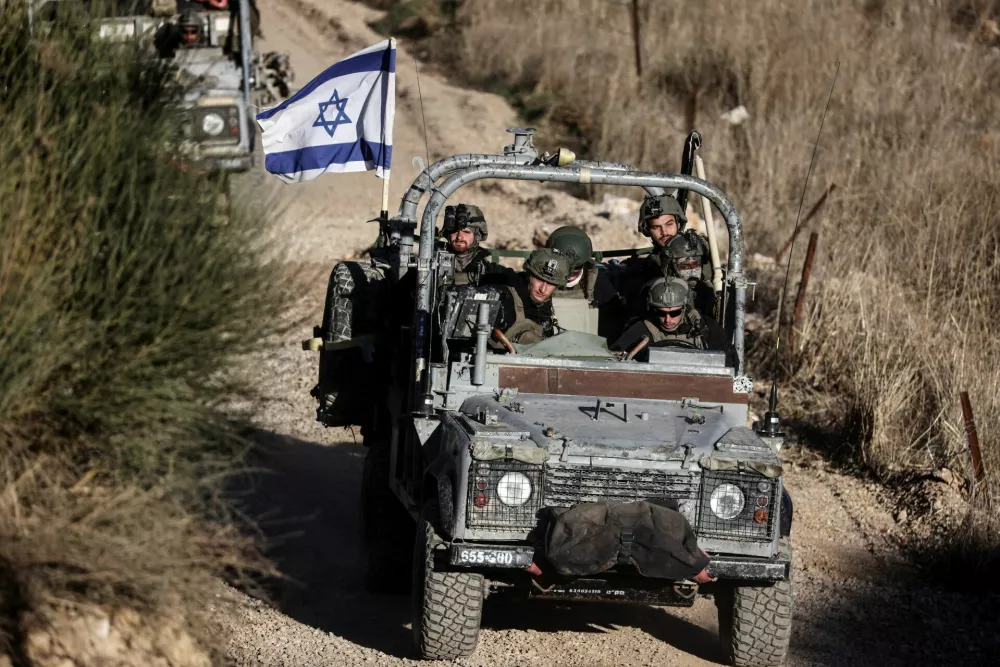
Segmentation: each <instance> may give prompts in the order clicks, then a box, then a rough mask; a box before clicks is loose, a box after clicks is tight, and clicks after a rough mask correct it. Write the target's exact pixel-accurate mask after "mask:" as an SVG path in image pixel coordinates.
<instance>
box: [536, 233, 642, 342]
mask: <svg viewBox="0 0 1000 667" xmlns="http://www.w3.org/2000/svg"><path fill="white" fill-rule="evenodd" d="M545 247H546V248H554V249H555V250H558V251H559V252H561V253H562V254H564V255H566V257H567V258H568V259H569V262H570V270H571V273H570V275H569V280H568V281H567V283H566V287H561V288H559V289H558V290H556V293H555V294H554V295H553V297H552V299H553V307H554V308H555V311H556V316H557V317H558V318H560V323H561V325H562V326H563V328H566V329H573V330H577V331H586V332H588V333H593V334H598V335H600V336H604V337H605V338H607V339H609V340H614V339H615V338H617V337H618V335H619V334H620V333H621V330H622V326H623V325H624V324H625V317H626V313H625V303H624V301H622V298H621V297H620V296H619V295H618V290H616V289H615V287H614V285H612V284H611V281H610V280H609V279H608V277H607V275H606V274H605V272H604V271H601V270H599V269H598V266H597V262H595V261H594V260H593V259H592V257H591V256H592V255H593V253H594V244H593V242H592V241H591V240H590V236H588V235H587V232H585V231H583V230H582V229H580V228H579V227H574V226H572V225H564V226H562V227H560V228H558V229H556V230H555V231H554V232H552V233H551V234H549V238H548V240H547V241H546V242H545ZM571 299H576V300H579V301H571ZM589 309H594V310H593V311H592V312H593V317H592V318H591V317H588V314H589V312H590V311H589ZM579 310H583V311H584V312H583V313H578V312H576V311H579Z"/></svg>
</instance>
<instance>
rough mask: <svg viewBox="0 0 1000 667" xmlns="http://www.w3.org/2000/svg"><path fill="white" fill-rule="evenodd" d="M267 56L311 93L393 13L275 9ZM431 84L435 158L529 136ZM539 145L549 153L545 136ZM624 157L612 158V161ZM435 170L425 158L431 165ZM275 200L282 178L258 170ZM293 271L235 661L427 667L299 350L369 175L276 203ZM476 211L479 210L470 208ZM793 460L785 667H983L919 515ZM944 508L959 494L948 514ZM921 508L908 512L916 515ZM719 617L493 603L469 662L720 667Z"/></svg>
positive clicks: (526, 209) (508, 200)
mask: <svg viewBox="0 0 1000 667" xmlns="http://www.w3.org/2000/svg"><path fill="white" fill-rule="evenodd" d="M258 4H259V5H260V9H261V11H262V13H263V19H264V20H263V23H262V25H263V27H264V32H265V41H266V43H265V44H264V48H266V49H275V50H282V51H288V52H289V53H290V54H291V56H292V61H293V64H294V66H295V69H296V72H297V75H298V77H299V79H298V82H297V83H298V85H302V84H304V83H305V82H306V81H308V80H309V79H310V78H311V77H312V76H314V75H315V74H316V73H318V72H319V71H320V70H321V69H322V68H324V67H326V66H328V65H329V64H330V63H332V62H333V61H335V60H338V59H340V58H342V57H344V56H346V55H348V54H350V53H352V52H354V51H356V50H358V49H359V48H362V47H363V46H366V45H369V44H372V43H374V42H376V41H378V39H380V38H379V37H378V36H377V35H375V34H374V33H373V32H372V31H371V30H370V29H369V27H368V26H367V22H369V21H371V20H373V19H375V18H377V17H378V16H379V14H378V13H377V12H374V11H372V10H369V9H367V8H365V7H364V6H362V5H360V4H357V3H355V2H347V1H345V0H259V3H258ZM420 88H421V91H422V93H423V98H424V111H425V113H426V119H427V135H428V136H427V145H428V146H429V151H430V159H431V160H432V161H433V160H435V159H438V158H440V157H442V156H444V155H447V154H451V153H466V152H479V151H482V152H496V151H497V150H498V149H499V148H500V147H501V146H502V145H503V144H504V143H505V141H506V140H507V138H508V136H509V135H506V134H504V133H503V130H504V128H506V127H509V126H512V125H516V118H515V115H514V113H513V111H512V110H511V109H510V108H509V107H508V106H507V105H506V104H505V103H504V101H503V100H501V99H500V98H498V97H495V96H492V95H487V94H484V93H479V92H475V91H469V90H465V89H461V88H458V87H455V86H454V85H452V84H449V83H448V82H446V81H445V80H443V79H442V78H440V77H439V76H436V75H433V74H431V73H430V71H429V70H428V71H422V73H421V79H420ZM398 91H399V93H398V95H399V101H398V106H397V114H396V128H395V141H394V143H395V146H396V156H397V157H396V160H395V163H394V165H393V180H392V195H393V198H394V200H395V201H398V196H399V195H400V194H401V193H402V191H403V190H404V188H405V187H406V185H407V184H408V183H409V182H410V180H412V178H413V176H414V175H415V174H416V172H417V169H416V168H415V167H413V166H412V165H411V164H410V163H409V162H408V161H407V160H408V159H409V158H410V157H411V156H421V157H422V158H424V155H425V145H424V137H423V132H422V125H421V122H420V115H419V114H420V108H419V103H418V99H417V85H416V80H415V78H414V67H413V60H412V58H411V57H410V55H409V54H408V53H407V52H406V51H405V49H403V48H400V53H399V62H398ZM538 143H539V144H540V145H541V146H542V147H544V148H553V147H551V146H545V144H544V138H543V137H540V138H539V139H538ZM612 157H613V156H612ZM424 159H426V158H424ZM255 178H259V179H260V185H261V186H268V187H271V180H270V179H268V178H266V177H263V176H257V177H255ZM276 193H277V194H276V195H275V198H274V199H273V201H274V202H275V205H276V206H278V207H279V208H280V210H281V211H282V216H281V226H280V234H281V236H282V237H283V238H285V239H286V240H287V242H288V245H289V251H288V261H289V262H290V263H292V264H294V265H297V266H299V267H305V268H307V269H308V270H309V271H310V272H312V273H311V274H310V275H312V274H314V275H315V276H316V279H315V280H313V281H312V282H311V283H310V288H309V289H308V290H307V293H306V295H305V296H304V298H303V303H302V306H301V308H302V310H301V315H302V317H303V318H305V319H304V323H303V324H302V325H301V326H299V327H298V328H297V329H295V330H294V331H293V332H292V334H290V337H289V339H288V340H282V341H280V343H276V344H275V346H274V347H273V348H271V349H268V350H264V351H262V352H261V353H260V354H259V355H257V356H256V357H255V358H254V359H253V360H252V361H251V362H250V363H249V364H248V372H250V373H252V374H253V376H254V377H255V378H257V381H258V387H259V389H260V392H261V398H260V400H259V404H258V405H257V406H255V412H256V415H257V425H258V429H259V431H258V439H259V440H260V441H261V442H262V443H264V444H265V445H267V446H266V447H265V452H266V454H265V460H264V461H263V463H265V464H266V467H267V468H268V469H269V471H268V472H267V473H265V474H262V475H260V476H258V477H257V478H256V480H255V485H254V490H253V493H252V494H251V496H250V505H251V507H252V508H253V510H254V511H255V512H256V513H257V514H258V516H259V517H260V519H261V525H262V527H263V529H264V530H265V532H266V533H267V535H268V536H269V537H270V538H271V543H272V545H273V546H272V550H271V554H272V555H273V557H274V558H275V559H276V560H277V562H278V564H279V566H280V567H281V568H282V570H283V571H284V572H285V573H286V574H287V580H286V581H284V582H282V583H281V584H280V585H278V586H277V587H276V588H275V589H274V591H273V594H272V595H271V599H270V601H268V602H265V601H262V600H260V599H257V598H254V597H251V596H248V595H245V594H244V593H242V592H239V591H235V590H232V589H228V590H227V591H226V592H225V593H224V594H223V595H224V597H227V598H228V599H229V601H230V602H231V603H232V604H231V605H220V607H219V620H220V623H221V624H222V625H223V626H225V628H226V629H227V630H229V631H230V636H231V639H230V643H229V647H228V654H229V659H230V662H231V664H233V665H237V666H240V667H249V666H251V665H269V666H270V665H289V666H291V665H311V666H321V665H330V666H334V665H336V666H342V665H385V666H389V665H405V664H416V661H415V660H414V658H413V650H412V648H411V639H410V632H409V624H410V621H409V615H410V614H409V600H408V598H407V597H392V596H372V595H369V594H368V593H367V592H366V591H365V590H364V586H363V573H364V563H363V560H364V558H363V554H362V550H361V543H360V539H359V528H358V524H357V498H358V486H359V480H360V471H361V464H362V460H363V453H364V452H363V448H362V447H361V445H360V442H356V441H355V440H354V437H353V434H352V433H351V432H350V431H347V430H340V429H335V430H324V429H323V428H322V427H320V426H319V425H318V424H317V423H316V422H315V421H314V419H313V411H314V403H313V401H312V399H311V398H310V397H309V395H308V392H309V389H310V388H311V386H312V384H313V383H314V376H315V363H316V359H315V357H314V356H312V355H310V354H307V353H305V352H302V351H301V349H300V347H299V341H300V340H301V339H303V338H307V337H309V336H310V335H311V326H312V324H314V322H313V320H314V319H317V318H318V317H319V316H320V308H321V303H322V298H323V291H324V289H325V276H324V275H323V272H325V271H328V270H329V268H330V267H331V266H332V264H333V262H334V261H335V259H337V258H342V257H347V256H354V255H356V254H357V253H358V252H359V251H360V250H361V249H362V248H364V247H365V246H366V244H367V243H368V242H369V241H370V240H371V239H372V238H373V230H372V228H371V227H369V226H366V224H365V223H364V221H365V220H367V219H369V218H371V217H373V215H374V214H375V213H376V211H377V208H378V202H379V193H380V182H379V181H377V179H375V178H374V177H373V176H372V175H370V174H358V175H348V176H337V177H330V176H328V177H323V178H320V179H318V180H316V181H313V182H311V183H306V184H300V185H294V186H286V187H282V188H280V189H277V190H276ZM471 195H472V196H474V198H475V199H474V201H475V203H477V204H479V205H481V206H482V208H483V209H484V211H486V214H487V216H488V218H489V220H490V229H491V237H490V240H491V242H493V243H499V244H503V245H510V246H512V247H528V246H529V245H530V239H531V238H532V236H533V234H534V233H535V232H536V230H538V229H540V228H542V227H545V226H549V227H554V226H558V225H559V224H563V223H562V221H563V220H572V221H575V222H577V223H579V224H583V225H586V226H587V227H588V230H590V231H592V232H594V235H595V237H596V240H597V243H596V244H595V245H597V246H598V247H604V248H608V247H630V246H633V245H635V244H637V243H638V241H639V238H638V237H637V236H636V235H635V233H634V231H633V228H632V227H631V226H630V225H629V224H628V223H627V222H625V221H619V220H617V218H616V216H614V215H612V216H611V217H610V219H608V218H605V217H601V216H600V215H599V213H600V209H599V207H596V206H592V205H590V204H586V203H582V202H581V201H580V200H577V199H574V198H572V197H570V196H569V195H568V194H566V193H565V192H561V191H558V190H555V189H551V188H544V187H542V186H540V185H536V184H527V183H504V184H501V185H499V186H496V185H489V186H484V187H480V188H478V189H477V190H475V191H474V192H473V193H471ZM467 198H469V197H467ZM784 455H785V458H786V461H787V463H788V465H787V470H788V475H787V483H788V486H789V488H790V491H791V493H792V496H793V498H794V499H795V526H794V529H793V542H794V548H795V572H794V578H795V584H796V589H795V625H794V632H793V638H792V646H791V651H790V655H789V659H788V662H787V664H788V665H791V666H798V665H869V664H878V665H883V666H887V665H978V664H994V661H995V659H996V656H997V655H1000V635H998V634H997V632H996V620H995V619H996V618H997V616H998V613H1000V600H998V599H997V598H996V597H995V596H987V595H976V594H970V593H963V594H959V593H954V592H946V591H943V590H938V589H936V588H934V587H933V586H931V585H929V584H927V583H926V582H925V581H923V580H922V578H921V576H920V573H919V572H918V571H917V570H916V569H915V568H914V567H913V566H912V565H910V564H909V563H908V561H907V559H906V558H905V557H904V555H903V552H902V550H901V549H900V547H899V545H898V543H899V537H898V536H899V535H900V534H901V531H902V530H904V528H905V526H906V523H907V522H908V521H910V520H912V519H913V517H911V516H909V515H901V513H900V509H901V506H900V505H899V502H898V501H897V500H889V496H888V495H887V494H886V493H885V492H884V491H883V490H881V489H880V488H878V487H877V486H875V485H873V484H869V483H866V482H863V481H860V480H859V479H857V478H856V477H853V476H848V475H844V474H841V473H840V472H838V471H836V470H835V469H833V468H831V466H830V465H829V464H828V463H827V462H826V461H825V460H824V459H823V457H822V456H820V455H819V454H817V453H815V452H814V451H813V450H812V449H810V447H809V445H808V443H798V444H797V443H793V444H791V445H790V446H788V447H787V448H786V449H785V451H784ZM941 477H943V479H938V480H931V481H927V482H925V483H924V485H925V486H926V485H928V484H929V485H931V486H932V487H933V488H934V493H935V494H937V496H936V497H937V498H938V499H939V504H938V505H934V504H933V503H932V506H931V507H930V508H929V511H931V512H934V511H944V509H946V507H945V506H946V505H948V503H950V502H951V501H952V499H954V498H955V497H956V496H957V493H958V492H957V491H956V490H955V488H954V486H953V485H950V484H949V481H950V480H949V479H947V475H941ZM941 499H943V500H941ZM908 511H909V510H908ZM716 633H717V621H716V617H715V608H714V606H713V604H712V603H711V602H710V601H705V600H702V601H699V602H698V603H696V604H695V606H694V607H693V608H691V609H687V610H673V609H660V608H633V607H622V606H611V605H607V606H605V605H580V606H555V605H551V604H543V603H535V604H521V605H511V604H509V603H500V602H496V603H494V602H493V601H492V600H490V601H488V602H487V606H486V612H485V616H484V622H483V631H482V634H481V637H480V643H479V648H478V650H477V652H476V653H475V655H473V656H472V657H471V658H467V659H463V660H459V661H457V662H456V663H455V664H460V665H469V666H472V665H484V666H485V665H491V666H492V665H503V666H507V665H512V666H513V665H518V666H520V665H538V666H543V665H544V666H546V667H548V666H558V665H567V666H568V665H587V666H593V667H605V666H607V667H611V666H615V665H684V666H694V665H713V664H718V663H719V662H720V660H721V658H722V656H721V653H720V651H719V649H718V646H717V638H716Z"/></svg>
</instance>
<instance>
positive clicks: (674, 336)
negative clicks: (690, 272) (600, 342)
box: [611, 278, 735, 363]
mask: <svg viewBox="0 0 1000 667" xmlns="http://www.w3.org/2000/svg"><path fill="white" fill-rule="evenodd" d="M649 347H682V348H689V349H695V350H724V351H726V352H727V355H726V357H727V363H735V353H734V351H733V350H732V346H731V345H729V344H728V343H727V341H726V334H725V332H724V331H723V329H722V327H720V326H719V325H718V323H717V322H716V321H715V320H713V319H712V318H711V317H707V316H704V315H702V314H701V313H699V312H698V311H697V310H696V309H695V308H694V307H693V306H692V304H691V290H690V289H689V288H688V284H687V281H685V280H683V279H681V278H657V279H656V280H654V281H653V283H652V284H651V285H650V286H649V289H648V291H647V295H646V314H645V316H644V317H643V318H642V319H640V320H636V321H635V322H634V323H633V324H632V325H631V326H629V327H628V328H627V329H626V330H625V333H623V334H622V335H621V337H620V338H619V339H618V340H617V341H615V343H614V344H613V345H612V346H611V349H612V350H616V351H622V352H627V353H628V355H629V356H628V358H634V359H637V360H640V361H644V360H646V359H648V358H649V351H648V349H647V348H649Z"/></svg>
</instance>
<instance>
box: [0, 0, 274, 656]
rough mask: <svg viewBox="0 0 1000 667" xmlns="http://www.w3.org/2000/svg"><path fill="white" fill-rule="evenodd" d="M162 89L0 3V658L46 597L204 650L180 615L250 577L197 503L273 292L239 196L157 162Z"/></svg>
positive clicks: (233, 446) (197, 616)
mask: <svg viewBox="0 0 1000 667" xmlns="http://www.w3.org/2000/svg"><path fill="white" fill-rule="evenodd" d="M176 81H177V78H176V76H175V71H174V70H173V69H172V67H171V65H170V64H169V63H166V62H162V61H157V60H155V59H154V60H151V59H149V58H148V57H147V51H146V50H145V49H144V47H143V46H142V45H140V44H118V45H109V44H106V43H99V42H97V41H95V40H94V39H93V38H92V31H91V30H89V29H88V28H87V27H86V26H81V25H79V24H76V25H74V24H71V23H69V22H68V21H66V22H62V23H59V24H58V25H55V26H53V27H52V28H51V29H49V30H41V31H36V33H35V35H32V34H31V33H30V32H29V28H28V24H27V20H26V16H25V14H24V10H23V3H5V4H2V5H0V564H2V569H3V576H2V577H0V587H2V588H4V590H5V591H7V592H6V593H4V592H0V597H3V598H4V600H3V604H2V605H0V607H3V608H0V654H3V653H4V645H5V644H7V645H8V648H11V647H12V646H13V648H14V649H16V646H17V644H18V643H19V642H20V641H23V638H18V637H17V636H16V634H17V632H18V631H20V632H22V633H23V632H25V631H26V630H25V629H24V628H23V626H22V625H21V624H20V623H19V621H18V620H17V618H14V619H13V620H12V619H10V618H4V617H5V616H6V615H10V614H16V613H20V612H23V611H27V610H31V609H33V608H37V607H39V606H41V605H44V604H46V600H49V601H51V600H52V599H59V600H64V601H65V600H69V601H73V600H82V601H84V602H86V603H87V604H95V603H96V604H104V605H106V608H107V609H113V608H116V607H118V606H128V607H134V608H138V609H141V610H146V611H150V612H152V613H151V614H150V615H149V616H148V618H149V619H156V618H159V617H160V614H162V613H167V610H168V609H173V610H174V611H173V612H171V613H172V614H173V617H174V618H177V617H180V618H183V620H184V622H185V623H186V627H187V628H188V631H189V632H190V633H191V634H193V635H195V636H198V637H200V638H204V637H205V635H206V631H207V628H208V627H209V624H208V623H207V622H206V619H205V615H206V614H207V612H206V611H203V610H205V609H207V607H206V606H205V605H204V604H202V603H201V602H192V601H193V600H197V599H199V596H201V595H203V594H204V593H205V591H207V590H210V587H211V585H212V584H213V583H214V582H215V581H216V579H215V578H216V577H218V576H219V575H221V574H223V573H227V574H230V575H231V574H232V573H233V572H239V571H241V570H242V569H243V568H248V567H249V568H256V569H259V568H262V567H265V566H264V565H263V562H262V560H261V559H260V558H259V556H258V552H257V550H256V546H255V544H254V543H253V541H252V540H251V539H248V538H247V537H246V536H245V535H243V534H241V533H240V531H239V530H238V529H237V528H236V527H235V526H234V525H233V524H232V523H231V522H230V521H229V516H228V509H227V506H226V505H225V504H224V503H220V502H217V498H218V497H219V495H220V484H219V482H220V478H221V475H220V474H219V473H221V472H223V471H226V470H232V469H233V464H234V463H235V462H236V461H237V455H238V454H239V452H240V451H241V450H242V448H244V447H245V442H244V441H243V440H242V439H241V438H240V437H239V432H238V423H239V422H238V421H237V420H236V419H235V418H234V417H237V416H236V415H233V414H231V413H230V412H228V411H227V410H226V409H225V407H226V405H225V403H224V401H232V400H233V399H234V397H238V396H239V395H240V393H241V392H242V391H243V388H242V387H241V386H239V384H238V383H237V381H236V379H235V377H234V374H233V372H232V371H233V369H234V367H235V362H236V360H237V358H238V357H240V355H243V354H245V353H246V352H248V351H249V350H251V349H253V348H254V347H255V346H256V345H258V344H259V343H260V342H261V341H262V340H263V338H264V336H265V335H267V334H268V333H269V332H270V326H271V322H274V321H275V320H276V319H277V318H278V317H279V316H280V315H281V306H280V304H281V297H282V294H281V293H282V289H283V288H282V284H283V278H282V274H280V273H279V271H278V267H277V265H276V264H272V263H268V262H267V261H265V256H266V255H265V253H266V252H267V251H268V248H267V246H266V243H265V234H264V232H265V231H266V230H267V226H268V225H267V220H266V219H263V220H262V219H261V218H260V217H258V216H256V215H254V214H253V213H252V211H251V210H250V208H249V207H250V206H251V205H252V202H249V203H245V202H241V203H240V204H239V205H235V206H234V207H233V208H232V210H228V206H227V205H226V197H225V196H224V195H225V189H226V187H225V183H224V182H222V181H220V180H219V179H216V178H208V177H206V176H204V175H199V174H196V173H193V172H190V171H186V170H185V169H184V168H182V167H181V166H180V165H179V164H178V163H177V162H176V161H175V160H173V153H172V146H174V145H176V144H177V140H178V138H179V136H180V134H179V133H180V123H179V116H178V110H179V107H180V103H181V100H182V96H183V94H184V90H183V89H182V88H181V87H180V86H179V85H178V84H177V83H176ZM11 600H14V601H15V602H16V605H15V607H16V608H13V607H9V606H8V605H10V604H12V603H11ZM178 607H179V608H180V610H181V611H180V612H178V611H177V609H178ZM151 622H152V621H151ZM18 628H20V630H18ZM5 635H6V636H5ZM82 659H83V658H81V660H82Z"/></svg>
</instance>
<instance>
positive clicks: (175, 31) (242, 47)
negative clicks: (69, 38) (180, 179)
mask: <svg viewBox="0 0 1000 667" xmlns="http://www.w3.org/2000/svg"><path fill="white" fill-rule="evenodd" d="M215 4H217V5H219V7H220V8H221V9H213V8H212V5H211V4H198V3H193V2H189V1H186V0H184V1H182V2H178V0H31V2H30V3H29V12H30V14H29V16H30V20H31V21H32V26H33V29H35V30H37V31H44V30H45V29H46V27H47V26H49V25H50V24H51V23H52V22H54V21H56V20H59V19H60V18H64V17H69V18H70V19H71V20H81V21H87V22H89V23H90V24H91V25H92V26H93V28H94V31H95V34H96V36H97V38H99V39H102V40H106V41H109V42H113V43H130V42H134V41H136V40H140V43H142V44H143V45H144V46H146V47H147V49H146V52H145V53H146V55H147V57H149V58H160V59H163V60H168V61H170V62H172V63H173V64H174V65H175V67H176V71H177V76H178V78H179V80H180V81H181V82H182V83H184V84H185V88H186V91H187V92H186V94H185V97H184V100H183V110H182V112H181V116H180V118H178V136H177V140H176V144H175V146H174V149H175V153H176V159H177V162H178V163H179V164H181V165H183V168H191V169H195V170H197V171H199V172H204V173H206V174H211V175H213V176H215V177H219V178H221V179H223V181H224V182H227V181H226V178H227V177H228V175H229V174H236V173H243V172H247V171H249V170H250V169H251V168H252V167H253V165H254V158H255V145H256V124H255V122H254V118H253V116H254V114H253V112H252V108H253V107H254V106H261V105H264V104H268V103H270V102H273V101H275V97H276V96H278V95H283V96H287V94H288V93H289V92H290V91H289V89H288V80H290V78H291V77H292V76H293V75H292V74H291V71H290V68H289V67H288V61H287V55H286V54H278V53H267V54H263V55H261V54H259V53H257V52H256V51H255V49H254V44H253V32H254V31H253V29H252V28H251V22H252V21H253V20H255V17H256V14H255V11H256V10H255V9H254V6H253V3H252V2H251V0H232V2H231V3H229V2H217V3H215ZM181 7H183V8H184V11H183V12H181V11H179V10H180V8H181ZM187 30H190V32H189V33H187V34H185V31H187ZM244 35H246V38H245V39H244V38H243V37H242V36H244Z"/></svg>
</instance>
